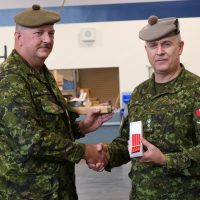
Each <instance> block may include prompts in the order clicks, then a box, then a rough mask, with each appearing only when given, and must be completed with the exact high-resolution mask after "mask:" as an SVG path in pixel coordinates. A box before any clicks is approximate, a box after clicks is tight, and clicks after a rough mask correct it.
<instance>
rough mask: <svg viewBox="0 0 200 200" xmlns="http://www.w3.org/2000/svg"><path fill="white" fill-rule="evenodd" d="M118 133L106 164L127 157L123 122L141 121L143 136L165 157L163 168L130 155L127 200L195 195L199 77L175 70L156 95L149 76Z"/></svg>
mask: <svg viewBox="0 0 200 200" xmlns="http://www.w3.org/2000/svg"><path fill="white" fill-rule="evenodd" d="M128 110H129V116H128V118H127V119H126V121H125V123H124V125H123V127H122V131H121V135H120V136H119V137H118V138H116V139H115V140H114V141H113V142H112V143H111V144H110V145H109V152H110V155H111V160H110V164H109V165H110V166H108V169H109V167H110V168H112V167H116V166H119V165H121V164H124V163H127V162H129V161H130V158H129V156H128V149H127V140H128V137H129V123H130V122H133V121H139V120H141V121H142V122H143V131H144V137H145V138H146V139H147V140H148V141H149V142H151V143H152V144H154V145H155V146H157V147H158V148H159V149H160V150H161V151H162V152H163V153H164V154H165V156H166V159H167V164H166V166H160V165H155V164H144V163H140V162H139V161H138V159H136V158H133V159H132V160H131V161H132V167H131V171H130V173H129V177H130V179H131V182H132V191H131V193H130V200H147V199H148V200H180V199H181V200H194V199H195V200H198V199H200V197H199V194H200V78H199V77H198V76H197V75H194V74H192V73H191V72H189V71H187V70H186V69H185V68H184V67H183V65H182V72H181V74H180V75H179V76H178V77H177V78H176V79H175V80H173V81H171V82H169V84H166V85H165V86H164V88H163V90H162V92H161V93H159V94H156V91H155V82H154V75H153V76H152V78H151V79H149V80H147V81H145V82H143V83H142V84H140V85H139V86H138V87H137V88H136V89H135V90H134V91H133V93H132V96H131V100H130V103H129V106H128Z"/></svg>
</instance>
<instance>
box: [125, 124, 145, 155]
mask: <svg viewBox="0 0 200 200" xmlns="http://www.w3.org/2000/svg"><path fill="white" fill-rule="evenodd" d="M142 135H143V128H142V121H136V122H131V123H130V133H129V148H128V149H129V154H130V157H131V158H134V157H140V156H142V155H143V148H142V142H141V139H142Z"/></svg>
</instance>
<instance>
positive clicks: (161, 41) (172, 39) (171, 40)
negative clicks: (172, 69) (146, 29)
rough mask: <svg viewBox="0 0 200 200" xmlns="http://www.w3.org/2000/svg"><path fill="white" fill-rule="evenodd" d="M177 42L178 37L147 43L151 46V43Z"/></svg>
mask: <svg viewBox="0 0 200 200" xmlns="http://www.w3.org/2000/svg"><path fill="white" fill-rule="evenodd" d="M175 40H176V36H169V37H165V38H162V39H159V40H154V41H147V42H146V43H147V44H151V43H163V42H173V41H175Z"/></svg>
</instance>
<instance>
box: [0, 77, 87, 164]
mask: <svg viewBox="0 0 200 200" xmlns="http://www.w3.org/2000/svg"><path fill="white" fill-rule="evenodd" d="M0 96H1V98H0V105H1V106H0V118H1V122H0V131H1V147H0V150H2V149H7V151H8V152H10V154H13V157H15V158H16V157H18V160H19V161H20V160H21V161H25V160H28V159H40V160H43V161H47V162H62V161H64V160H68V161H70V162H75V163H77V162H79V161H80V159H81V158H82V155H83V153H84V149H85V145H84V144H81V143H78V142H72V141H71V140H70V139H68V137H64V136H63V134H64V133H61V132H59V121H60V120H59V119H60V117H61V115H62V113H59V112H58V113H49V116H50V119H49V120H44V119H45V118H44V116H42V114H41V116H40V115H39V114H38V112H37V111H36V110H37V105H35V102H34V101H33V97H32V96H31V94H30V90H29V88H28V86H27V83H26V81H25V80H24V79H23V78H21V77H20V76H19V75H15V74H13V75H6V76H4V77H1V80H0ZM61 121H62V120H61ZM62 123H63V122H62ZM50 124H52V127H54V126H55V127H58V132H57V131H56V130H55V128H54V129H53V128H52V129H51V126H50ZM53 124H54V125H53ZM9 156H10V157H12V155H9Z"/></svg>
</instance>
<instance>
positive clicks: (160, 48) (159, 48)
mask: <svg viewBox="0 0 200 200" xmlns="http://www.w3.org/2000/svg"><path fill="white" fill-rule="evenodd" d="M163 53H164V50H163V47H162V45H161V44H158V46H157V54H158V55H161V54H163Z"/></svg>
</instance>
